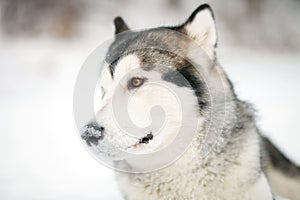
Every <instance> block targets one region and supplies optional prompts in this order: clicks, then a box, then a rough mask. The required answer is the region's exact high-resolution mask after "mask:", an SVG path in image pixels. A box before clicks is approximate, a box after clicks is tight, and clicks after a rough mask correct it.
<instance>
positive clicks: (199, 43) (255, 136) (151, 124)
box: [81, 4, 300, 200]
mask: <svg viewBox="0 0 300 200" xmlns="http://www.w3.org/2000/svg"><path fill="white" fill-rule="evenodd" d="M114 24H115V39H114V41H113V42H112V43H111V45H110V48H109V50H108V52H107V54H106V60H105V61H106V64H107V66H108V68H107V69H108V70H106V71H104V72H103V73H102V81H101V89H102V92H103V96H102V99H101V100H99V101H101V106H100V108H99V109H98V110H97V112H96V115H95V119H94V120H92V121H91V122H90V123H89V124H88V125H86V126H85V127H84V129H83V131H82V132H81V137H82V139H83V140H84V141H85V143H86V144H87V147H88V148H91V149H93V148H94V149H98V151H94V153H95V154H97V152H98V153H99V154H105V150H104V149H103V148H105V145H103V143H106V142H107V143H110V144H111V146H113V147H115V148H116V149H117V150H118V151H119V152H121V153H120V155H121V154H122V153H123V154H122V156H120V157H119V158H117V159H115V160H114V161H113V166H114V167H115V168H116V169H120V171H123V172H120V171H118V172H116V179H117V181H118V184H119V186H120V190H121V192H122V194H123V197H124V199H128V200H142V199H147V200H150V199H155V200H157V199H197V200H199V199H209V200H211V199H230V200H231V199H237V200H242V199H253V200H258V199H264V200H266V199H270V200H271V199H277V198H278V199H279V198H280V197H279V196H281V197H284V198H290V199H300V169H299V167H297V166H295V165H294V164H293V163H291V162H290V161H289V160H288V159H287V158H286V157H285V156H284V155H283V154H281V153H280V152H279V150H278V149H277V148H276V147H275V146H274V145H273V144H272V143H271V142H270V141H269V140H268V139H267V138H265V137H263V136H262V135H261V133H260V131H259V130H258V128H257V126H256V123H255V114H254V110H253V108H252V107H251V105H250V104H248V103H246V102H244V101H241V100H239V99H238V97H237V95H236V94H235V92H234V88H233V85H232V83H231V82H230V80H229V79H228V77H227V75H226V74H225V72H224V71H223V69H222V67H221V66H220V64H219V62H218V60H217V57H216V47H217V33H216V27H215V20H214V15H213V12H212V9H211V8H210V6H209V5H207V4H204V5H201V6H199V7H198V8H197V9H196V10H195V11H194V12H193V13H192V14H191V15H190V17H189V18H188V19H187V21H185V22H184V23H183V24H181V25H179V26H166V27H158V28H152V29H147V30H141V31H133V30H130V29H129V28H128V26H127V25H126V23H125V22H124V21H123V20H122V18H120V17H117V18H115V20H114ZM124 113H125V114H124ZM166 149H167V150H166ZM118 151H116V152H118ZM116 154H118V153H115V154H114V153H112V151H109V153H107V154H106V155H108V157H109V156H112V157H113V156H115V157H117V156H116ZM96 156H97V155H96ZM143 156H145V157H143ZM147 156H149V157H147Z"/></svg>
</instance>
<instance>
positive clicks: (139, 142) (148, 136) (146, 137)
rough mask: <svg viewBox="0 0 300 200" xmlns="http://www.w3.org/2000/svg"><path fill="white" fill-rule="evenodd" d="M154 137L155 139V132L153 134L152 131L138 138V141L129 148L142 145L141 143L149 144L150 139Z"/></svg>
mask: <svg viewBox="0 0 300 200" xmlns="http://www.w3.org/2000/svg"><path fill="white" fill-rule="evenodd" d="M152 139H153V134H152V132H150V133H148V134H147V135H146V136H144V137H142V138H140V139H138V141H137V142H136V143H135V144H133V145H131V146H129V147H128V148H132V147H137V146H141V145H143V144H148V143H149V141H150V140H152Z"/></svg>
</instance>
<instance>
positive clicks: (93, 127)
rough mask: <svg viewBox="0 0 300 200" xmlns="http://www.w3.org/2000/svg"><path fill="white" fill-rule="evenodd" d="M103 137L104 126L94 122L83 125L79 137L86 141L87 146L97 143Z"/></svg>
mask: <svg viewBox="0 0 300 200" xmlns="http://www.w3.org/2000/svg"><path fill="white" fill-rule="evenodd" d="M103 137H104V127H102V126H99V125H98V124H97V123H96V122H93V123H89V124H88V125H86V126H84V127H83V128H82V131H81V138H82V139H83V140H85V141H86V143H87V144H88V145H89V146H92V144H93V145H95V146H97V145H98V142H99V140H102V139H103Z"/></svg>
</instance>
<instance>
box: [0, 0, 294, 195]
mask: <svg viewBox="0 0 300 200" xmlns="http://www.w3.org/2000/svg"><path fill="white" fill-rule="evenodd" d="M120 4H121V5H119V4H118V7H117V8H116V7H115V5H117V3H116V2H115V1H113V3H111V4H107V5H106V4H105V5H106V7H105V6H104V3H101V4H100V5H97V6H95V7H92V8H90V9H91V11H90V14H88V15H86V16H85V17H84V19H83V20H82V27H83V30H82V33H81V35H80V36H79V37H78V38H75V39H73V40H70V41H61V40H57V39H54V38H49V37H47V36H42V37H39V38H35V39H34V38H31V39H29V38H26V39H25V38H23V39H22V38H10V39H9V38H7V37H5V36H3V35H1V37H0V44H1V46H0V55H1V60H0V64H1V67H0V110H1V112H0V113H1V114H0V121H1V124H0V128H1V140H0V166H1V170H0V198H1V199H3V200H6V199H13V200H15V199H16V200H17V199H22V200H23V199H38V200H41V199H45V200H46V199H51V200H53V199H64V200H65V199H121V197H120V194H119V192H118V191H117V185H116V183H115V182H114V177H113V172H112V171H111V170H110V169H107V168H106V167H104V166H102V165H101V164H100V163H98V162H97V161H95V160H94V159H93V158H92V157H91V156H90V155H89V154H88V153H87V152H86V151H85V149H84V147H83V146H82V145H81V142H80V140H79V137H78V136H77V132H76V130H75V125H74V122H73V116H72V101H73V99H72V95H73V86H74V83H75V79H76V75H77V73H78V71H79V69H80V67H81V65H82V63H83V62H84V60H85V58H86V57H87V56H88V55H89V53H90V52H91V51H92V50H93V49H94V48H96V47H97V46H98V45H99V44H100V43H101V42H102V41H104V40H106V39H108V38H110V37H111V36H112V35H111V34H112V32H113V29H112V23H111V22H112V19H113V17H114V16H116V15H119V14H123V15H125V17H126V15H127V16H128V23H129V24H132V26H133V27H136V28H142V27H147V26H154V25H161V24H164V23H165V22H166V23H167V24H172V23H174V22H179V21H181V20H183V19H184V18H185V17H184V16H185V15H188V14H189V12H190V11H191V10H192V7H195V5H196V4H195V3H194V4H189V5H187V6H185V7H184V8H183V9H182V12H180V13H176V12H175V11H174V10H172V9H170V10H169V11H166V8H165V7H163V6H159V5H158V4H156V5H154V4H151V3H148V4H147V5H143V4H141V3H137V5H133V4H131V6H128V7H127V8H126V9H121V8H122V6H124V5H122V3H120ZM103 6H104V8H105V9H103ZM99 7H102V10H101V12H97V9H98V8H99ZM142 9H143V10H142ZM124 10H126V11H124ZM134 10H136V12H137V15H138V16H139V17H138V18H137V19H136V18H135V14H134V13H133V12H134ZM142 13H144V14H143V16H142V17H141V15H142ZM169 19H170V20H169ZM143 20H144V21H143ZM220 20H221V19H220ZM220 35H222V33H220ZM223 41H224V40H223ZM224 43H226V45H227V46H224ZM224 43H223V44H222V43H220V44H219V46H220V49H219V52H218V54H219V57H220V62H221V63H222V65H223V66H224V68H225V69H226V71H227V72H228V74H229V76H230V77H231V79H232V80H233V82H234V84H235V85H236V90H237V92H238V94H239V96H240V97H241V98H242V99H246V100H250V102H252V103H253V104H255V105H256V108H257V109H258V111H259V113H258V115H259V116H260V120H259V126H260V127H261V128H262V130H263V131H264V132H265V134H266V135H268V136H269V137H270V138H272V140H273V141H274V142H275V143H276V144H277V145H278V146H279V147H280V148H281V149H283V150H284V152H285V153H286V154H287V155H288V156H289V157H290V158H291V159H293V160H294V161H296V162H297V163H298V164H300V146H299V145H298V140H299V139H300V136H299V133H300V123H298V121H297V120H298V118H297V116H296V114H297V113H299V112H300V106H299V102H300V93H299V88H300V79H299V75H300V66H299V64H300V57H299V52H296V51H295V52H292V51H290V52H288V53H284V52H280V51H279V50H278V49H277V50H276V51H274V50H271V49H264V50H258V49H248V48H245V46H236V45H235V46H234V45H231V46H230V44H229V45H228V42H224Z"/></svg>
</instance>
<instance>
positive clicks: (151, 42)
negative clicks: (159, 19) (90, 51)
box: [106, 28, 187, 76]
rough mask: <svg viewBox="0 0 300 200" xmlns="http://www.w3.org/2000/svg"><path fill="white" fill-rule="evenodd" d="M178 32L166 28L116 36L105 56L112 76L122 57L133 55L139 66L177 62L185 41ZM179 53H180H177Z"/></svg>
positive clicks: (128, 32) (130, 32) (129, 32)
mask: <svg viewBox="0 0 300 200" xmlns="http://www.w3.org/2000/svg"><path fill="white" fill-rule="evenodd" d="M183 37H184V36H183V35H182V34H180V33H178V31H174V30H171V29H168V28H155V29H149V30H144V31H139V32H134V31H127V32H125V33H121V34H118V35H116V37H115V40H114V41H113V42H112V44H111V45H110V48H109V50H108V53H107V55H106V62H107V63H108V64H109V68H110V71H111V74H112V76H113V74H114V71H115V68H116V66H118V67H120V66H122V65H118V63H119V61H120V60H123V58H124V57H126V56H128V55H130V54H134V55H136V56H137V57H138V58H139V60H140V64H142V65H143V67H144V69H146V67H145V65H146V64H148V65H151V64H161V65H164V64H166V65H172V63H173V64H175V63H178V62H179V59H178V58H179V57H180V56H178V55H183V54H184V52H183V51H184V50H185V49H187V48H186V40H185V38H183ZM179 51H180V52H179ZM148 70H150V69H148Z"/></svg>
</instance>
